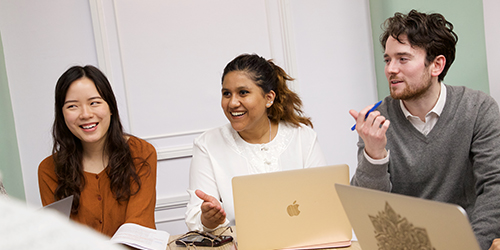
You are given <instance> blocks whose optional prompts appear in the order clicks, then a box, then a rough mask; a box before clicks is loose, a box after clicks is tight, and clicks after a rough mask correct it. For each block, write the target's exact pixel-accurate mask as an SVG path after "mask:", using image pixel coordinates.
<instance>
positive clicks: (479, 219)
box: [351, 85, 500, 249]
mask: <svg viewBox="0 0 500 250" xmlns="http://www.w3.org/2000/svg"><path fill="white" fill-rule="evenodd" d="M446 89H447V97H446V104H445V106H444V109H443V112H442V113H441V116H440V117H439V120H438V122H437V123H436V125H435V126H434V128H433V129H432V130H431V131H430V132H429V134H428V135H427V136H425V135H423V134H422V133H420V132H419V131H418V130H417V129H415V127H413V125H412V124H411V123H410V122H409V121H408V120H407V119H406V117H405V116H404V114H403V111H402V110H401V108H400V105H399V100H394V99H392V98H391V97H386V98H385V100H384V101H383V102H382V104H381V105H380V107H379V108H378V109H377V110H379V111H380V112H381V114H382V115H383V116H385V117H386V118H387V119H389V120H390V121H391V125H390V126H389V129H388V130H387V146H386V148H387V150H390V158H389V163H387V164H384V165H372V164H370V163H369V162H368V161H367V160H366V158H365V157H364V155H363V149H364V143H363V141H362V140H361V139H360V140H359V142H358V148H359V150H358V167H357V169H356V172H355V174H354V176H353V179H352V181H351V184H352V185H356V186H362V187H368V188H373V189H378V190H383V191H390V192H393V193H399V194H404V195H410V196H415V197H421V198H425V199H430V200H437V201H442V202H447V203H454V204H457V205H460V206H462V207H463V208H464V209H465V210H466V211H467V214H468V216H469V220H470V221H471V224H472V228H473V230H474V232H475V234H476V237H477V239H478V241H479V244H480V245H481V248H482V249H488V248H489V247H490V245H491V242H492V240H493V239H494V238H499V237H500V113H499V110H498V105H497V103H496V102H495V101H494V100H493V98H491V97H490V96H489V95H487V94H485V93H483V92H480V91H476V90H471V89H468V88H465V87H456V86H448V85H446Z"/></svg>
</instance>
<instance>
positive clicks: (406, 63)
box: [384, 35, 432, 100]
mask: <svg viewBox="0 0 500 250" xmlns="http://www.w3.org/2000/svg"><path fill="white" fill-rule="evenodd" d="M399 40H401V42H402V43H400V42H399V41H398V40H396V39H395V38H394V37H392V36H389V38H388V39H387V42H386V44H385V53H384V61H385V76H386V77H387V81H388V82H389V89H390V91H391V97H392V98H394V99H401V100H415V99H418V98H419V97H421V96H423V95H424V94H425V93H426V92H427V90H428V89H429V88H430V86H431V85H432V81H431V72H430V67H428V66H426V58H425V57H426V52H425V50H424V49H422V48H418V47H412V46H411V45H410V43H409V42H408V39H407V37H406V35H401V36H399Z"/></svg>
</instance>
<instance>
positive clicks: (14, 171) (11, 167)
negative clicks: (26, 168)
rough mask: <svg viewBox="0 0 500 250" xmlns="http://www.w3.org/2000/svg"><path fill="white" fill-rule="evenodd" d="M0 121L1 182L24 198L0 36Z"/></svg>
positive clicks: (12, 192) (13, 192)
mask: <svg viewBox="0 0 500 250" xmlns="http://www.w3.org/2000/svg"><path fill="white" fill-rule="evenodd" d="M0 121H1V122H0V172H2V176H3V184H4V186H5V189H6V190H7V193H8V194H9V196H11V197H16V198H18V199H21V200H26V197H25V194H24V184H23V174H22V170H21V161H20V158H19V149H18V146H17V138H16V127H15V126H14V115H13V112H12V104H11V102H10V92H9V84H8V83H7V70H6V68H5V58H4V54H3V45H2V38H1V36H0Z"/></svg>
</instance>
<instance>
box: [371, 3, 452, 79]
mask: <svg viewBox="0 0 500 250" xmlns="http://www.w3.org/2000/svg"><path fill="white" fill-rule="evenodd" d="M382 29H383V31H384V32H383V33H382V35H381V36H380V43H381V44H382V47H383V48H384V49H385V44H386V42H387V39H388V38H389V36H392V37H393V38H394V39H396V40H398V41H399V42H401V40H400V38H399V37H400V36H401V35H406V36H407V38H408V42H409V43H410V45H411V46H415V47H419V48H422V49H424V50H425V51H426V53H427V55H426V66H427V65H428V63H430V62H432V61H433V60H434V59H435V58H436V57H437V56H439V55H443V56H444V57H445V58H446V64H445V66H444V69H443V71H442V72H441V74H440V75H439V76H438V81H439V82H441V81H443V79H444V77H445V76H446V73H447V72H448V69H449V68H450V66H451V64H452V63H453V61H454V60H455V52H456V48H455V47H456V44H457V42H458V36H457V34H456V33H455V32H454V31H453V24H451V23H450V22H448V21H447V20H446V19H445V18H444V16H443V15H441V14H439V13H432V14H425V13H421V12H418V11H416V10H411V11H410V12H409V13H408V14H407V15H405V14H402V13H399V12H397V13H395V14H394V16H393V17H390V18H388V19H387V20H385V22H384V23H383V24H382Z"/></svg>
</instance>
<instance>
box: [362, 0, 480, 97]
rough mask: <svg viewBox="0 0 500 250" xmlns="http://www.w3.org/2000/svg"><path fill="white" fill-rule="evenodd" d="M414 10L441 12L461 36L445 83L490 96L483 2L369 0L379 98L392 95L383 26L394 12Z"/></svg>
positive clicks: (461, 0) (477, 0)
mask: <svg viewBox="0 0 500 250" xmlns="http://www.w3.org/2000/svg"><path fill="white" fill-rule="evenodd" d="M411 9H416V10H418V11H420V12H425V13H432V12H438V13H441V14H442V15H443V16H444V17H445V18H446V20H448V21H449V22H451V23H452V24H453V26H454V31H455V33H457V35H458V44H457V53H456V57H455V61H454V62H453V64H452V65H451V67H450V69H449V71H448V73H447V74H446V77H445V78H444V81H443V82H444V83H446V84H449V85H461V86H467V87H469V88H472V89H477V90H481V91H484V92H485V93H489V83H488V69H487V62H486V43H485V38H484V20H483V1H482V0H418V1H415V0H370V15H371V22H372V31H373V47H374V52H375V70H376V73H377V90H378V97H379V99H382V98H384V97H386V96H387V95H389V88H388V83H387V79H386V78H385V75H384V62H383V52H384V50H383V48H382V45H380V42H379V36H380V34H381V33H382V29H381V28H380V25H381V24H382V23H383V22H384V20H385V19H387V18H388V17H391V16H393V15H394V13H395V12H401V13H408V12H409V11H410V10H411Z"/></svg>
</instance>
